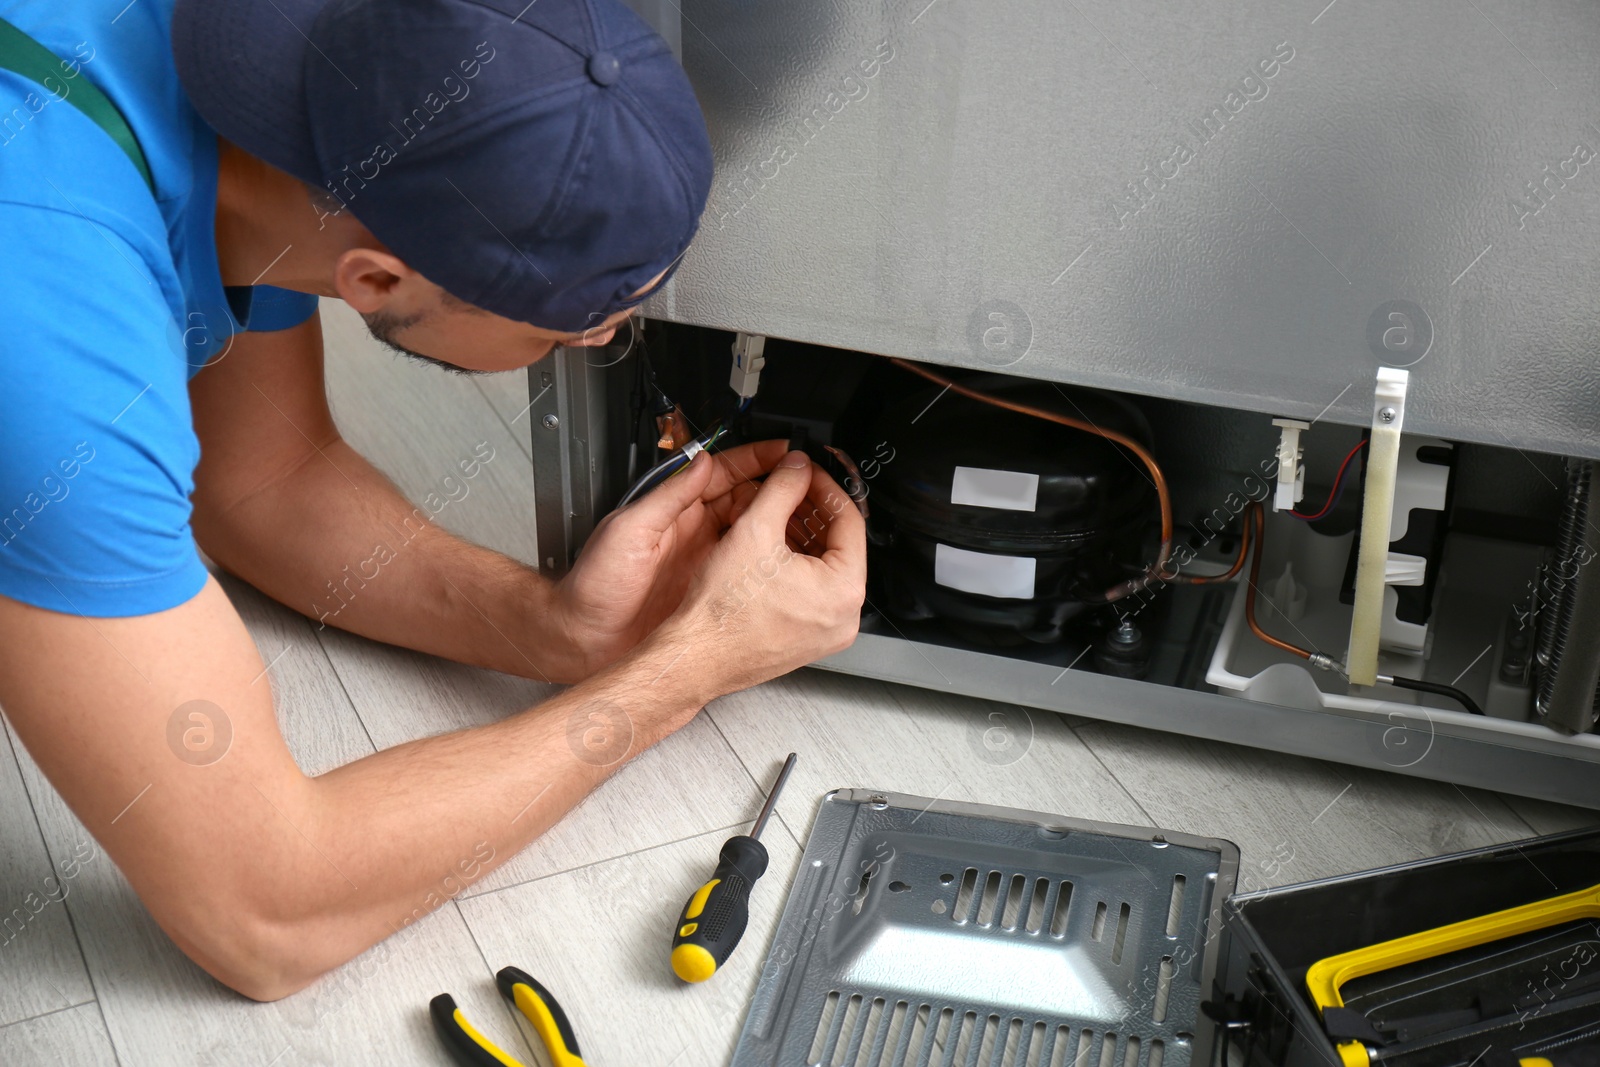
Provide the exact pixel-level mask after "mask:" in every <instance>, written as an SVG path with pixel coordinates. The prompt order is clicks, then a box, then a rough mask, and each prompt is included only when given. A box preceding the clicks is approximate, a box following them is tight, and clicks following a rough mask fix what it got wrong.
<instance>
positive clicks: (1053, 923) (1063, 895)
mask: <svg viewBox="0 0 1600 1067" xmlns="http://www.w3.org/2000/svg"><path fill="white" fill-rule="evenodd" d="M1071 903H1072V883H1071V882H1062V883H1061V892H1060V893H1059V894H1057V895H1056V908H1055V911H1054V913H1052V914H1051V916H1050V936H1051V937H1066V936H1067V909H1068V906H1069V905H1071Z"/></svg>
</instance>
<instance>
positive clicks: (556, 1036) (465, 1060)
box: [428, 967, 585, 1067]
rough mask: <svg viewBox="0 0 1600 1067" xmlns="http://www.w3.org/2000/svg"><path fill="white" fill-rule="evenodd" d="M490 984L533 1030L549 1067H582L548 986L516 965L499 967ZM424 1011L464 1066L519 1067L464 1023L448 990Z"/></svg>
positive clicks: (569, 1028)
mask: <svg viewBox="0 0 1600 1067" xmlns="http://www.w3.org/2000/svg"><path fill="white" fill-rule="evenodd" d="M494 984H495V985H496V986H498V987H499V988H500V993H501V995H503V996H504V997H505V998H506V999H507V1000H509V1001H511V1003H512V1004H514V1005H516V1008H517V1010H518V1011H520V1012H522V1014H523V1015H524V1016H526V1017H527V1019H528V1022H529V1023H531V1024H532V1025H533V1030H534V1033H536V1034H538V1035H539V1040H540V1041H542V1042H544V1047H545V1049H546V1050H547V1051H548V1052H549V1054H550V1063H551V1067H585V1064H584V1062H583V1060H582V1058H581V1057H580V1056H579V1054H578V1039H577V1037H576V1036H575V1035H574V1034H573V1032H572V1024H571V1023H570V1022H568V1021H567V1013H566V1012H564V1011H562V1010H561V1005H560V1004H558V1003H557V1002H556V998H555V997H553V996H551V995H550V991H549V990H548V989H546V988H545V987H544V986H542V985H540V984H539V983H538V982H536V981H534V980H533V978H532V977H531V976H530V975H529V974H528V973H527V972H526V971H522V970H519V969H518V968H516V967H503V968H501V970H500V973H499V974H496V975H495V976H494ZM428 1014H429V1015H431V1016H432V1017H433V1028H434V1029H435V1030H437V1031H439V1037H440V1038H441V1039H442V1040H443V1041H444V1043H445V1045H446V1046H447V1047H448V1048H449V1049H450V1051H451V1052H452V1053H454V1054H455V1058H456V1062H458V1063H461V1064H463V1065H464V1067H523V1063H522V1061H521V1060H519V1059H517V1058H516V1057H515V1056H513V1055H511V1054H510V1053H509V1052H506V1051H505V1050H504V1049H502V1048H500V1047H499V1046H498V1045H496V1044H495V1043H494V1042H493V1041H490V1040H489V1039H488V1038H487V1037H484V1036H483V1035H482V1034H481V1033H479V1032H478V1030H477V1028H476V1027H474V1026H473V1025H472V1024H471V1023H469V1022H467V1017H466V1016H465V1015H462V1014H461V1009H460V1008H457V1007H456V1000H455V998H454V997H452V996H451V995H450V994H449V993H440V994H439V995H438V996H436V997H434V998H433V999H432V1000H431V1001H429V1002H428Z"/></svg>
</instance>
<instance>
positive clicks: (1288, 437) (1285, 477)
mask: <svg viewBox="0 0 1600 1067" xmlns="http://www.w3.org/2000/svg"><path fill="white" fill-rule="evenodd" d="M1272 425H1274V426H1276V427H1277V428H1278V429H1279V430H1280V431H1281V435H1280V437H1279V439H1278V491H1277V493H1276V494H1274V496H1273V498H1272V510H1273V511H1293V510H1294V506H1295V505H1296V504H1298V503H1299V502H1300V498H1301V497H1303V496H1305V495H1306V469H1305V468H1304V467H1303V466H1301V465H1300V460H1301V458H1302V456H1303V451H1302V449H1301V448H1300V435H1301V433H1303V432H1304V431H1306V430H1309V429H1311V424H1310V423H1309V422H1301V421H1300V420H1299V419H1273V420H1272Z"/></svg>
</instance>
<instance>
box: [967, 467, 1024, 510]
mask: <svg viewBox="0 0 1600 1067" xmlns="http://www.w3.org/2000/svg"><path fill="white" fill-rule="evenodd" d="M950 503H952V504H970V505H972V506H973V507H979V508H1004V509H1005V510H1007V511H1032V510H1034V508H1035V507H1037V506H1038V503H1039V476H1038V475H1037V474H1024V473H1022V472H1021V471H992V470H988V469H986V468H984V467H957V468H956V474H955V477H954V478H952V479H951V481H950Z"/></svg>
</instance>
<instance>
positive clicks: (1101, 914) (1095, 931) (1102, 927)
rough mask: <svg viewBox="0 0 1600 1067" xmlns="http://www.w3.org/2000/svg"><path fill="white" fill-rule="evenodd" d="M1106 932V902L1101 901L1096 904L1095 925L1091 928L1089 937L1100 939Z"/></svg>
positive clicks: (1093, 939)
mask: <svg viewBox="0 0 1600 1067" xmlns="http://www.w3.org/2000/svg"><path fill="white" fill-rule="evenodd" d="M1105 933H1106V902H1105V901H1103V900H1102V901H1100V902H1099V903H1098V904H1096V905H1095V906H1094V925H1093V926H1091V927H1090V928H1089V939H1090V940H1092V941H1098V940H1100V939H1101V938H1102V937H1104V936H1105Z"/></svg>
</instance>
